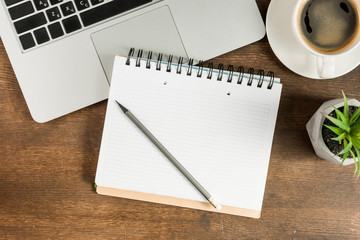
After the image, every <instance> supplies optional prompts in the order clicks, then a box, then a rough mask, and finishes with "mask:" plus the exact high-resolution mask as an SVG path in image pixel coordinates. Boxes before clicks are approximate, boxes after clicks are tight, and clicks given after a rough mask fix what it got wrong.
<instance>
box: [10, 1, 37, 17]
mask: <svg viewBox="0 0 360 240" xmlns="http://www.w3.org/2000/svg"><path fill="white" fill-rule="evenodd" d="M34 11H35V9H34V7H33V5H32V4H31V2H30V1H29V2H25V3H22V4H19V5H17V6H15V7H12V8H9V14H10V17H11V19H12V20H15V19H18V18H21V17H24V16H26V15H29V14H31V13H33V12H34Z"/></svg>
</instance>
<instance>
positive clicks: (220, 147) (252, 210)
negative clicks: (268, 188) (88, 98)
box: [95, 49, 282, 218]
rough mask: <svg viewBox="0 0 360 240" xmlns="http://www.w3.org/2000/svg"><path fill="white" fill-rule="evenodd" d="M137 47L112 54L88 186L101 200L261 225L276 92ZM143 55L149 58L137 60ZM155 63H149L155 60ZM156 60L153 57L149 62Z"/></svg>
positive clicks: (266, 78)
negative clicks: (101, 125)
mask: <svg viewBox="0 0 360 240" xmlns="http://www.w3.org/2000/svg"><path fill="white" fill-rule="evenodd" d="M133 55H134V50H133V49H132V50H131V51H130V54H129V56H126V57H123V56H116V57H115V62H114V69H113V75H112V81H111V88H110V95H109V99H108V106H107V110H106V118H105V124H104V131H103V136H102V142H101V147H100V154H99V160H98V166H97V171H96V179H95V183H96V185H97V192H98V193H99V194H104V195H110V196H117V197H123V198H129V199H136V200H143V201H149V202H155V203H161V204H169V205H175V206H180V207H186V208H193V209H201V210H206V211H215V212H221V213H227V214H233V215H241V216H247V217H252V218H259V217H260V213H261V208H262V202H263V196H264V190H265V183H266V178H267V171H268V165H269V159H270V152H271V145H272V140H273V134H274V128H275V123H276V116H277V112H278V105H279V100H280V94H281V88H282V85H281V83H280V79H279V78H275V77H274V75H273V73H272V72H269V74H267V75H266V74H265V73H264V71H262V70H260V71H259V72H257V74H254V69H252V68H251V69H249V71H247V73H245V72H244V69H243V68H242V67H239V68H238V69H237V70H238V71H234V67H233V66H229V67H228V68H227V70H224V66H223V65H222V64H220V65H219V68H218V69H215V68H213V64H211V63H210V64H209V66H208V68H205V67H204V63H203V62H200V63H199V65H198V66H194V65H193V62H194V61H193V60H192V59H190V60H189V61H188V62H187V63H183V58H181V57H180V58H175V57H173V56H171V55H170V56H163V55H162V54H159V55H158V57H156V56H155V54H152V53H151V52H149V53H148V54H146V53H145V52H144V54H143V51H142V50H141V51H138V55H137V57H134V56H133ZM143 56H148V57H143ZM152 57H154V58H155V59H152ZM156 59H157V60H156ZM116 101H118V102H119V103H121V104H122V105H124V106H125V107H126V108H127V109H129V110H130V111H131V112H132V113H133V114H134V115H135V116H136V117H137V118H138V119H139V120H140V121H141V122H142V123H143V124H144V125H145V126H146V127H147V128H148V129H149V131H150V132H151V133H152V134H153V135H154V136H155V137H156V138H157V139H158V140H159V141H160V142H161V143H162V144H163V145H164V146H165V147H166V148H167V149H168V150H169V152H171V153H172V154H173V155H174V156H175V157H176V158H177V160H178V161H179V162H180V163H181V164H182V165H183V166H184V167H185V168H186V169H187V170H188V171H189V172H190V173H191V174H192V175H193V176H194V178H196V179H197V180H198V181H199V182H200V184H201V185H202V186H203V187H204V188H205V189H206V190H208V192H209V193H211V194H212V196H213V197H214V198H215V199H216V200H217V201H218V202H219V203H220V204H221V205H222V206H223V207H222V209H221V210H220V211H217V210H216V209H215V208H213V207H212V206H211V205H210V204H209V203H208V201H207V200H206V199H205V198H204V196H203V195H201V193H200V192H199V191H198V190H197V189H196V188H195V187H194V186H193V185H192V184H191V183H190V182H189V181H188V179H186V177H185V176H184V175H182V174H181V172H180V171H179V170H178V169H177V168H176V167H175V166H174V165H173V164H172V163H171V162H170V161H169V160H168V159H167V158H166V157H165V156H164V155H163V154H162V153H161V152H160V150H158V148H156V147H155V145H154V144H153V143H152V142H151V141H150V140H149V139H148V138H147V137H146V136H145V135H144V134H143V133H142V132H141V131H140V130H139V129H138V128H137V127H136V126H135V124H134V123H133V122H131V120H130V119H129V118H128V117H126V115H125V114H124V113H123V112H122V111H121V109H120V108H119V105H118V104H117V102H116Z"/></svg>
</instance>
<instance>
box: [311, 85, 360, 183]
mask: <svg viewBox="0 0 360 240" xmlns="http://www.w3.org/2000/svg"><path fill="white" fill-rule="evenodd" d="M359 106H360V102H359V101H357V100H355V99H349V100H348V99H347V98H346V96H345V94H344V92H343V99H334V100H330V101H327V102H325V103H323V104H322V105H321V106H320V108H319V109H318V110H317V111H316V112H315V114H314V115H313V116H312V117H311V119H310V120H309V122H308V123H307V124H306V129H307V131H308V134H309V137H310V140H311V143H312V145H313V148H314V150H315V153H316V155H318V156H319V157H320V158H322V159H325V160H328V161H331V162H335V163H338V164H341V165H348V164H351V163H355V170H354V176H355V174H356V173H357V176H358V177H359V176H360V117H359V116H360V108H359Z"/></svg>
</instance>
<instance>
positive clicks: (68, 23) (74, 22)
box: [62, 16, 81, 33]
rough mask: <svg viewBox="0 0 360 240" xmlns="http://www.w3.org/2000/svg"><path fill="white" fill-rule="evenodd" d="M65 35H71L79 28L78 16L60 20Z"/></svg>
mask: <svg viewBox="0 0 360 240" xmlns="http://www.w3.org/2000/svg"><path fill="white" fill-rule="evenodd" d="M62 23H63V25H64V28H65V32H66V33H71V32H74V31H76V30H79V29H80V28H81V23H80V20H79V18H78V16H72V17H69V18H66V19H64V20H62Z"/></svg>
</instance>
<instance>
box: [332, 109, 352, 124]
mask: <svg viewBox="0 0 360 240" xmlns="http://www.w3.org/2000/svg"><path fill="white" fill-rule="evenodd" d="M332 107H333V108H334V110H335V112H336V114H337V115H338V116H339V117H340V120H341V121H342V122H344V123H348V122H349V118H346V116H345V115H344V114H343V113H342V112H340V111H339V109H337V108H336V107H335V106H332ZM344 109H345V108H344Z"/></svg>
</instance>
